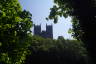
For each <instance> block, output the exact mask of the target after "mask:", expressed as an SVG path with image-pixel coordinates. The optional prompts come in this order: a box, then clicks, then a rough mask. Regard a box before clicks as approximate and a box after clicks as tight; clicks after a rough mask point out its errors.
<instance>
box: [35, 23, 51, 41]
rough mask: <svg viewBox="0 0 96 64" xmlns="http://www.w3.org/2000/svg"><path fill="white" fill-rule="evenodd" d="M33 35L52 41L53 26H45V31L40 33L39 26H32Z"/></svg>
mask: <svg viewBox="0 0 96 64" xmlns="http://www.w3.org/2000/svg"><path fill="white" fill-rule="evenodd" d="M34 35H38V36H41V37H44V38H52V39H53V26H52V25H47V24H46V31H44V30H43V31H42V32H41V25H34Z"/></svg>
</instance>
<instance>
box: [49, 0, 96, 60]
mask: <svg viewBox="0 0 96 64" xmlns="http://www.w3.org/2000/svg"><path fill="white" fill-rule="evenodd" d="M54 3H55V5H54V6H53V8H51V12H50V15H49V19H54V22H57V20H58V16H64V17H65V18H66V17H68V16H70V17H71V18H72V24H73V29H72V30H73V31H74V32H72V34H73V36H74V37H75V38H77V39H78V40H81V41H83V42H84V43H85V46H86V48H87V50H88V51H89V55H90V56H91V57H92V58H93V60H94V61H95V60H96V50H95V45H96V43H95V42H96V31H95V29H94V27H96V22H95V20H96V17H95V16H96V12H95V11H96V1H95V0H54Z"/></svg>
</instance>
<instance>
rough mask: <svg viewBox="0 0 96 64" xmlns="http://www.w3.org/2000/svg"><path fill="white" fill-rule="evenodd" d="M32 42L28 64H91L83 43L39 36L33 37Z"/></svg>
mask: <svg viewBox="0 0 96 64" xmlns="http://www.w3.org/2000/svg"><path fill="white" fill-rule="evenodd" d="M31 41H32V42H31V46H30V47H29V49H30V50H31V55H28V56H27V59H26V61H25V62H26V64H29V63H30V64H31V63H32V64H36V63H40V64H70V63H71V64H89V62H88V61H89V59H88V56H87V51H86V49H85V48H84V47H83V43H82V42H79V41H76V40H65V39H64V38H59V39H58V40H52V39H45V38H42V37H39V36H33V37H32V40H31Z"/></svg>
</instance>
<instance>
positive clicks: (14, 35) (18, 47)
mask: <svg viewBox="0 0 96 64" xmlns="http://www.w3.org/2000/svg"><path fill="white" fill-rule="evenodd" d="M31 16H32V15H31V13H30V12H28V11H26V10H24V11H22V8H21V6H20V4H19V2H18V0H0V62H1V63H3V64H21V63H23V62H24V60H25V59H26V58H25V57H26V55H27V54H28V53H29V50H28V46H29V44H28V41H29V38H30V36H29V35H31V33H30V28H31V27H32V21H31Z"/></svg>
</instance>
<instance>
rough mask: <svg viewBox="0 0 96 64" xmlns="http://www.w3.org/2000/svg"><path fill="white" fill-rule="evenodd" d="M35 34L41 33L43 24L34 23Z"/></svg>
mask: <svg viewBox="0 0 96 64" xmlns="http://www.w3.org/2000/svg"><path fill="white" fill-rule="evenodd" d="M34 35H38V36H40V35H41V25H35V24H34Z"/></svg>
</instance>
